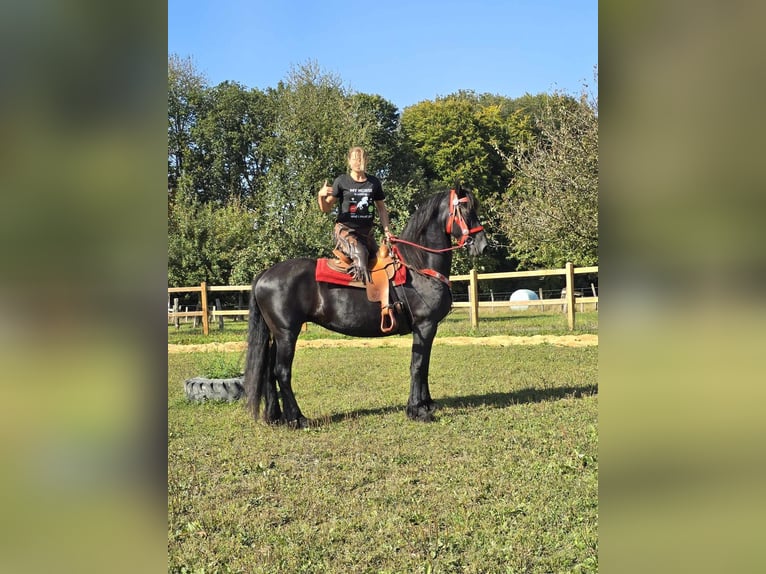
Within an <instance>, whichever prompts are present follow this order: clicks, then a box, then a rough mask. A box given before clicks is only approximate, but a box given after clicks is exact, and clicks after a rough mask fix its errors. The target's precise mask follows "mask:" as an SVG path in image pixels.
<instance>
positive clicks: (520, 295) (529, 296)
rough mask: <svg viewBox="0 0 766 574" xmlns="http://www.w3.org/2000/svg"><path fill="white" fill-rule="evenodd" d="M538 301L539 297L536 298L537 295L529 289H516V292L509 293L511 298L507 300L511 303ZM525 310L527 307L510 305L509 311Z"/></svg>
mask: <svg viewBox="0 0 766 574" xmlns="http://www.w3.org/2000/svg"><path fill="white" fill-rule="evenodd" d="M538 299H540V297H538V296H537V293H535V292H534V291H532V290H531V289H516V291H514V292H513V293H511V298H510V299H509V300H510V301H511V302H513V301H537V300H538ZM527 309H529V305H511V311H526V310H527Z"/></svg>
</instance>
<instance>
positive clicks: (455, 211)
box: [447, 189, 484, 249]
mask: <svg viewBox="0 0 766 574" xmlns="http://www.w3.org/2000/svg"><path fill="white" fill-rule="evenodd" d="M449 202H450V214H449V217H448V218H447V235H449V236H452V226H453V224H455V223H457V226H458V227H459V228H460V232H461V234H460V239H458V243H457V247H455V249H459V248H460V247H463V246H464V245H470V244H471V243H472V242H473V237H471V236H472V235H473V234H474V233H478V232H479V231H484V227H483V226H481V225H477V226H476V227H468V223H466V221H465V217H463V214H462V213H461V212H460V204H461V203H468V197H467V196H463V197H458V196H457V192H456V191H455V190H454V189H450V190H449Z"/></svg>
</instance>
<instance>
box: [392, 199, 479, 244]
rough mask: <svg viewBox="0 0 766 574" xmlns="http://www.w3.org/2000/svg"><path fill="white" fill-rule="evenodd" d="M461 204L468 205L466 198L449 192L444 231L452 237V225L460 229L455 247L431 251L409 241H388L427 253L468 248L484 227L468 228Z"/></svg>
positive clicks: (393, 239)
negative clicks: (448, 208)
mask: <svg viewBox="0 0 766 574" xmlns="http://www.w3.org/2000/svg"><path fill="white" fill-rule="evenodd" d="M461 203H468V197H467V196H464V197H458V196H457V191H455V190H454V189H450V190H449V206H450V213H449V216H448V217H447V226H446V228H445V231H446V232H447V235H449V236H450V237H452V227H453V226H454V225H457V227H458V228H459V229H460V238H459V239H458V240H457V245H452V246H451V247H445V248H444V249H431V248H430V247H426V246H425V245H419V244H417V243H412V242H411V241H406V240H404V239H399V238H398V237H391V239H390V241H391V243H404V244H405V245H409V246H411V247H417V248H418V249H422V250H423V251H428V252H429V253H446V252H447V251H454V250H455V249H460V248H461V247H468V246H469V245H471V243H473V237H472V235H473V234H474V233H478V232H479V231H484V227H483V226H482V225H477V226H476V227H468V223H466V220H465V217H463V214H462V213H461V212H460V204H461Z"/></svg>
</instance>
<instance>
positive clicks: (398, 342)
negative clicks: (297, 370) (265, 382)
mask: <svg viewBox="0 0 766 574" xmlns="http://www.w3.org/2000/svg"><path fill="white" fill-rule="evenodd" d="M543 343H548V344H551V345H559V346H563V347H588V346H591V345H598V335H531V336H528V337H521V336H510V335H495V336H492V337H442V338H437V339H436V340H435V341H434V345H487V346H492V347H509V346H511V345H540V344H543ZM411 345H412V337H409V336H407V337H381V338H379V339H314V340H305V341H304V340H301V339H299V340H298V348H299V349H300V348H304V347H305V348H317V347H410V346H411ZM246 347H247V343H245V342H244V341H235V342H231V343H206V344H200V345H168V353H200V352H206V351H211V352H216V351H217V352H234V351H244V350H245V348H246Z"/></svg>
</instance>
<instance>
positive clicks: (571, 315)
mask: <svg viewBox="0 0 766 574" xmlns="http://www.w3.org/2000/svg"><path fill="white" fill-rule="evenodd" d="M580 273H598V266H594V267H575V266H574V265H572V264H571V263H567V264H566V266H565V267H564V268H563V269H540V270H537V271H509V272H506V273H478V272H477V271H476V270H475V269H472V270H471V272H470V273H469V274H468V275H453V276H451V277H450V281H452V282H453V283H455V282H458V281H468V301H467V302H456V303H453V304H452V305H453V307H467V308H468V310H469V316H470V319H471V327H473V328H474V329H475V328H477V327H478V325H479V309H481V308H486V307H507V306H525V307H536V306H540V307H545V306H551V305H558V306H561V307H562V310H563V311H564V312H566V314H567V324H568V326H569V330H570V331H572V330H574V328H575V313H576V306H577V305H581V306H582V305H583V304H593V305H595V307H596V309H598V295H597V294H596V293H594V294H593V296H592V297H583V296H581V295H580V294H578V293H577V292H576V291H575V288H574V276H575V275H576V274H580ZM550 275H563V276H564V277H565V281H566V286H565V288H564V291H562V293H563V294H562V297H561V298H560V299H543V298H542V297H541V298H540V299H535V300H531V301H526V300H525V301H505V300H503V301H480V300H479V281H489V280H492V279H514V278H520V277H544V276H550ZM251 288H252V286H251V285H228V286H226V285H223V286H208V285H207V284H206V283H205V282H202V283H200V284H199V285H198V286H196V287H168V322H172V321H175V322H176V325H178V321H179V319H180V318H184V317H195V318H199V319H201V321H202V332H203V333H204V334H205V335H207V334H208V333H209V328H210V321H211V320H213V321H215V320H218V322H219V326H220V328H223V318H224V317H225V316H240V317H242V316H244V317H246V316H247V315H248V313H249V311H248V309H230V310H228V311H227V310H224V309H222V308H221V305H220V302H219V303H218V304H216V305H213V306H210V305H209V304H208V301H209V300H210V298H211V297H210V294H214V293H216V292H229V293H230V292H235V293H236V292H240V293H243V292H249V291H250V289H251ZM172 293H199V301H200V302H199V305H197V306H198V307H199V309H195V310H194V311H188V310H186V311H181V310H180V308H179V305H178V299H175V300H174V302H173V305H172V306H171V305H170V299H171V294H172Z"/></svg>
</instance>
